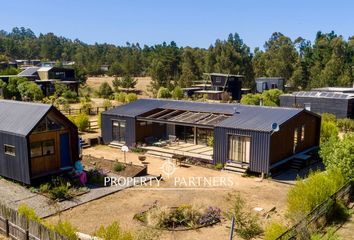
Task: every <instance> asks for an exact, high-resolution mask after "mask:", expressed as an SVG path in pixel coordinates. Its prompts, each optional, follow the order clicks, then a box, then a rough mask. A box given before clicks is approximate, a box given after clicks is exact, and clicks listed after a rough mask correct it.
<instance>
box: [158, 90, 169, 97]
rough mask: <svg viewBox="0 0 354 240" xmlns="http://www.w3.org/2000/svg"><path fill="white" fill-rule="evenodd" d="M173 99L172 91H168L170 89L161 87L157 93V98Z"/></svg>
mask: <svg viewBox="0 0 354 240" xmlns="http://www.w3.org/2000/svg"><path fill="white" fill-rule="evenodd" d="M170 97H171V93H170V90H168V88H165V87H160V88H159V91H158V92H157V98H170Z"/></svg>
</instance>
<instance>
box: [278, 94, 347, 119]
mask: <svg viewBox="0 0 354 240" xmlns="http://www.w3.org/2000/svg"><path fill="white" fill-rule="evenodd" d="M353 101H354V100H352V99H349V100H348V99H333V98H318V97H312V98H311V97H299V96H297V97H295V96H293V95H282V96H280V106H281V107H300V108H303V107H304V106H305V103H310V104H311V111H312V112H315V113H320V114H322V113H332V114H334V115H335V116H336V117H337V118H347V117H348V118H354V112H353V110H352V109H353V107H350V106H353V103H352V102H353Z"/></svg>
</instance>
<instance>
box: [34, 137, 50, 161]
mask: <svg viewBox="0 0 354 240" xmlns="http://www.w3.org/2000/svg"><path fill="white" fill-rule="evenodd" d="M54 143H55V142H54V140H53V139H51V140H46V141H42V142H33V143H31V157H42V156H47V155H53V154H54Z"/></svg>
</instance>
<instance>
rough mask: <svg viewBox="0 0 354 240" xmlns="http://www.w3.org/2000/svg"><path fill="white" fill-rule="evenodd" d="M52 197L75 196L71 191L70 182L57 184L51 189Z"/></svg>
mask: <svg viewBox="0 0 354 240" xmlns="http://www.w3.org/2000/svg"><path fill="white" fill-rule="evenodd" d="M49 194H50V198H52V199H56V200H63V199H70V198H72V197H73V195H72V193H71V191H70V184H69V183H67V184H62V185H59V186H55V187H53V188H52V189H50V190H49Z"/></svg>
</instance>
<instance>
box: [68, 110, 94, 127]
mask: <svg viewBox="0 0 354 240" xmlns="http://www.w3.org/2000/svg"><path fill="white" fill-rule="evenodd" d="M70 120H71V121H73V122H74V124H75V125H76V126H77V128H78V129H79V131H82V132H84V131H87V129H88V128H89V126H90V120H89V118H88V116H87V115H86V114H85V113H80V114H79V115H77V116H76V117H74V118H73V119H71V118H70Z"/></svg>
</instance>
